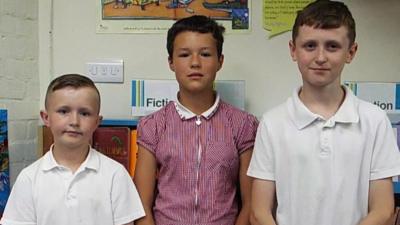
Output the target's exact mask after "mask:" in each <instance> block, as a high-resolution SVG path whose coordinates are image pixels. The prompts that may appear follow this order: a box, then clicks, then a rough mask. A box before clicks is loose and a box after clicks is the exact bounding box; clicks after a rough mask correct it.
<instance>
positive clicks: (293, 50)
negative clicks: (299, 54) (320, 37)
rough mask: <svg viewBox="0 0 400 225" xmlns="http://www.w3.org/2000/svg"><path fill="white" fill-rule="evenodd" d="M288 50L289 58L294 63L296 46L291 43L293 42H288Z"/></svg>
mask: <svg viewBox="0 0 400 225" xmlns="http://www.w3.org/2000/svg"><path fill="white" fill-rule="evenodd" d="M289 50H290V56H291V57H292V60H293V61H294V62H296V61H297V58H296V44H295V43H294V42H293V40H290V41H289Z"/></svg>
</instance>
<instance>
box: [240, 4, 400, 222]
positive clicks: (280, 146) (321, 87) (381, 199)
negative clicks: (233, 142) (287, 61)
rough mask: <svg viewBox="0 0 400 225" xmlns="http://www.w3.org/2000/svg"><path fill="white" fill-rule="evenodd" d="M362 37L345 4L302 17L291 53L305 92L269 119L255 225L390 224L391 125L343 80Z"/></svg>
mask: <svg viewBox="0 0 400 225" xmlns="http://www.w3.org/2000/svg"><path fill="white" fill-rule="evenodd" d="M355 36H356V35H355V23H354V19H353V17H352V15H351V13H350V11H349V10H348V8H347V7H346V6H345V5H344V4H343V3H341V2H334V1H326V0H325V1H316V2H313V3H310V4H309V5H308V6H306V7H305V8H304V9H303V10H302V11H300V12H299V13H298V15H297V18H296V21H295V24H294V26H293V34H292V40H291V41H290V43H289V46H290V53H291V56H292V59H293V61H295V62H297V64H298V68H299V70H300V73H301V75H302V80H303V85H302V87H300V88H298V89H296V90H295V91H294V93H293V95H292V97H291V98H289V99H288V100H287V101H286V103H284V104H282V105H280V106H278V107H277V108H274V109H272V110H271V111H269V112H267V113H265V114H264V115H263V118H262V122H261V124H260V127H259V130H258V132H257V138H256V143H255V146H254V154H253V157H252V159H251V163H250V167H249V171H248V175H249V176H251V177H254V178H256V179H255V180H254V182H253V186H252V214H251V218H252V222H253V223H252V224H279V225H305V224H307V225H317V224H324V225H325V224H326V225H356V224H359V225H367V224H384V222H385V221H386V220H387V219H388V218H390V216H391V213H392V211H393V209H394V203H393V189H392V188H393V187H392V180H391V177H392V176H396V175H398V174H400V153H399V150H398V147H397V146H396V141H395V138H394V135H393V130H392V128H391V124H390V122H389V120H388V118H387V116H386V114H385V112H383V111H381V110H380V109H379V108H378V107H376V106H374V105H372V104H370V103H367V102H365V101H362V100H360V99H358V98H357V97H355V96H354V95H353V93H352V92H351V90H349V89H348V88H346V87H345V86H342V85H341V81H340V80H341V72H342V69H343V67H344V65H345V64H346V63H350V62H351V61H352V59H353V57H354V55H355V54H356V51H357V44H356V43H355V42H354V41H355ZM275 201H276V202H277V209H276V217H275V215H274V214H273V211H274V207H275ZM275 218H276V221H275Z"/></svg>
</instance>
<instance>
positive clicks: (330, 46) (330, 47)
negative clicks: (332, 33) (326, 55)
mask: <svg viewBox="0 0 400 225" xmlns="http://www.w3.org/2000/svg"><path fill="white" fill-rule="evenodd" d="M340 48H341V46H340V45H339V44H338V43H336V42H330V43H328V44H327V45H326V49H327V50H328V51H331V52H334V51H336V50H338V49H340Z"/></svg>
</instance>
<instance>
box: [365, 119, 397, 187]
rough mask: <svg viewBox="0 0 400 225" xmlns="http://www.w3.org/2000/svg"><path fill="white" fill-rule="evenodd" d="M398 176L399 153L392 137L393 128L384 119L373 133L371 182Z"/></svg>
mask: <svg viewBox="0 0 400 225" xmlns="http://www.w3.org/2000/svg"><path fill="white" fill-rule="evenodd" d="M397 175H400V152H399V149H398V146H397V143H396V138H395V136H394V131H393V127H392V125H391V123H390V121H389V119H388V118H387V116H386V115H385V118H384V119H383V120H382V122H381V123H379V124H378V127H377V129H376V131H375V140H374V148H373V155H372V162H371V180H377V179H382V178H387V177H393V176H397Z"/></svg>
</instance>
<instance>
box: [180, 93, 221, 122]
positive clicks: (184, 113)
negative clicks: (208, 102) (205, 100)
mask: <svg viewBox="0 0 400 225" xmlns="http://www.w3.org/2000/svg"><path fill="white" fill-rule="evenodd" d="M216 95H217V96H216V98H215V102H214V104H213V105H212V106H211V107H210V108H209V109H207V110H206V111H205V112H203V113H202V114H201V116H202V117H204V118H206V119H207V120H208V119H209V118H211V117H212V116H213V115H214V114H215V112H216V111H217V108H218V105H219V102H220V97H219V94H218V93H217V94H216ZM174 105H175V109H176V111H177V112H178V114H179V117H180V118H181V119H182V120H188V119H191V118H194V117H196V116H197V115H196V114H195V113H193V112H192V111H190V110H189V109H188V108H186V107H185V106H183V105H182V104H181V103H180V102H179V100H176V101H174Z"/></svg>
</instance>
